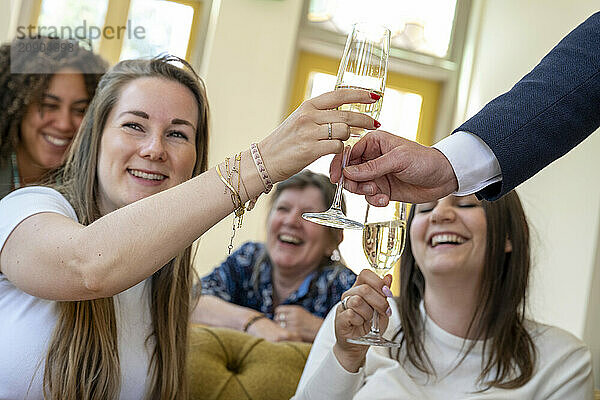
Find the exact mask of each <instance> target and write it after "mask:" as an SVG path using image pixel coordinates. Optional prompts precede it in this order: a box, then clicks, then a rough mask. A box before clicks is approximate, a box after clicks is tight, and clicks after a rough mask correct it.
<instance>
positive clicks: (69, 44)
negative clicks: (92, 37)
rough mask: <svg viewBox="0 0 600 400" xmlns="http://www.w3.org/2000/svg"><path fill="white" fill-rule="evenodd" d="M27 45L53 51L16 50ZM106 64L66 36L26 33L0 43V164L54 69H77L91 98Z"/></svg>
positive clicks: (10, 150)
mask: <svg viewBox="0 0 600 400" xmlns="http://www.w3.org/2000/svg"><path fill="white" fill-rule="evenodd" d="M27 46H29V48H31V47H33V48H37V49H39V48H52V49H54V50H56V51H47V52H42V51H39V52H35V51H29V52H25V51H18V50H19V48H20V47H25V48H27ZM11 50H12V51H11ZM107 66H108V64H107V63H106V61H104V60H103V59H102V58H101V57H100V56H98V55H96V54H94V53H93V52H91V51H89V50H87V49H85V48H83V47H81V46H75V45H73V41H70V40H63V39H57V38H48V37H44V36H38V37H35V38H29V37H26V38H23V39H18V38H17V39H15V40H13V41H12V42H11V43H6V44H3V45H2V46H0V110H2V114H0V165H1V163H2V162H4V161H5V160H7V159H8V158H9V156H10V154H11V153H12V152H13V151H14V149H15V148H16V147H17V145H18V144H19V142H20V140H21V138H20V128H21V122H22V120H23V118H24V116H25V113H26V112H27V109H28V107H29V105H30V104H36V103H39V102H40V101H41V99H42V97H43V95H44V92H45V91H46V90H47V89H48V85H49V84H50V80H51V79H52V77H53V76H54V74H55V73H56V72H57V71H59V70H61V69H63V68H67V67H69V68H74V69H76V70H79V71H81V73H82V75H83V79H84V82H85V87H86V91H87V94H88V96H89V98H90V100H91V99H92V97H94V94H95V92H96V86H97V85H98V82H99V81H100V78H101V77H102V74H103V73H104V71H105V70H106V68H107ZM11 68H12V69H11ZM13 71H14V72H13ZM40 71H44V73H39V72H40Z"/></svg>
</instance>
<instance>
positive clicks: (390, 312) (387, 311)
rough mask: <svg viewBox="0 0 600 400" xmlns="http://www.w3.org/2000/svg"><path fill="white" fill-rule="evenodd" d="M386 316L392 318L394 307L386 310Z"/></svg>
mask: <svg viewBox="0 0 600 400" xmlns="http://www.w3.org/2000/svg"><path fill="white" fill-rule="evenodd" d="M385 315H387V316H388V317H391V316H392V307H388V309H387V310H385Z"/></svg>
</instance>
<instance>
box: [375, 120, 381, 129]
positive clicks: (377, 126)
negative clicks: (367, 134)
mask: <svg viewBox="0 0 600 400" xmlns="http://www.w3.org/2000/svg"><path fill="white" fill-rule="evenodd" d="M373 121H375V122H374V123H373V125H375V129H377V128H379V127H380V126H381V123H380V122H379V121H377V120H376V119H374V120H373Z"/></svg>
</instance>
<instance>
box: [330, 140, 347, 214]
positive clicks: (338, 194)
mask: <svg viewBox="0 0 600 400" xmlns="http://www.w3.org/2000/svg"><path fill="white" fill-rule="evenodd" d="M351 149H352V146H350V145H345V146H344V152H343V155H342V171H341V172H342V175H341V176H340V180H339V181H338V183H337V186H336V187H335V198H334V199H333V204H332V205H331V208H334V209H336V210H340V211H341V210H342V189H343V188H344V168H346V163H347V162H348V157H349V156H350V150H351Z"/></svg>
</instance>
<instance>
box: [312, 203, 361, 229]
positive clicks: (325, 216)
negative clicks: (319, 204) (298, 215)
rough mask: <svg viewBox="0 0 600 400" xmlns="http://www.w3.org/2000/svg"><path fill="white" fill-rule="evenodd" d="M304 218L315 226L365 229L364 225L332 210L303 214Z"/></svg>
mask: <svg viewBox="0 0 600 400" xmlns="http://www.w3.org/2000/svg"><path fill="white" fill-rule="evenodd" d="M302 218H304V219H305V220H308V221H310V222H314V223H315V224H319V225H325V226H330V227H332V228H340V229H363V228H364V225H363V224H361V223H360V222H356V221H354V220H352V219H350V218H348V217H346V216H345V215H344V213H343V212H342V211H340V210H336V209H335V208H330V209H329V210H327V211H323V212H311V213H304V214H302Z"/></svg>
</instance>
